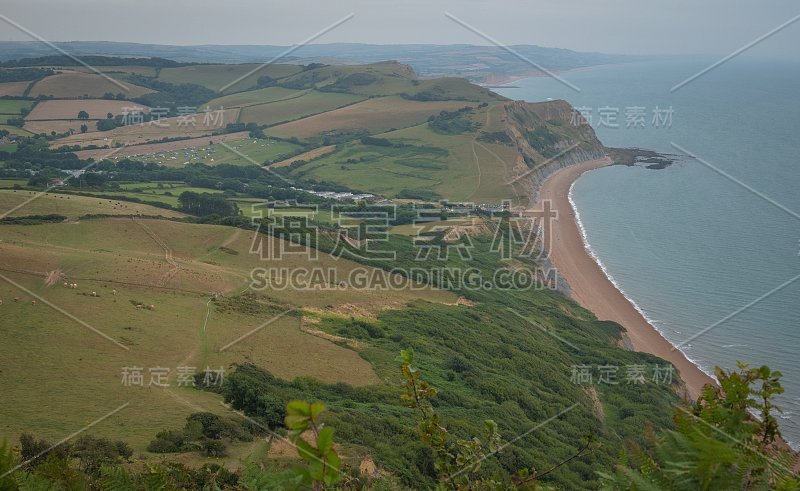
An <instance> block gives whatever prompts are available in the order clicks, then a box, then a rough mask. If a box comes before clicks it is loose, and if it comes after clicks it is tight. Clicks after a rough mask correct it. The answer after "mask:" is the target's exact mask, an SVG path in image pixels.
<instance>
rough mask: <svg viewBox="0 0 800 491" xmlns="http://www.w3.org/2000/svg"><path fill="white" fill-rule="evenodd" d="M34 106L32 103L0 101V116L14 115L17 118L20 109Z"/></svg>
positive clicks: (9, 100) (10, 100) (12, 100)
mask: <svg viewBox="0 0 800 491" xmlns="http://www.w3.org/2000/svg"><path fill="white" fill-rule="evenodd" d="M34 104H35V102H34V101H22V100H14V99H0V114H14V115H16V116H17V117H19V115H20V110H21V109H23V108H24V109H30V108H32V107H33V105H34Z"/></svg>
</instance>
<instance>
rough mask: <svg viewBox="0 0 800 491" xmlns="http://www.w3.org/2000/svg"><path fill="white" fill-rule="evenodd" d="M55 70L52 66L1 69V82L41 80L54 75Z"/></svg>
mask: <svg viewBox="0 0 800 491" xmlns="http://www.w3.org/2000/svg"><path fill="white" fill-rule="evenodd" d="M53 74H55V72H54V71H53V70H51V69H50V68H28V67H26V68H17V69H14V70H4V69H0V82H27V81H32V80H39V79H41V78H44V77H47V76H48V75H53Z"/></svg>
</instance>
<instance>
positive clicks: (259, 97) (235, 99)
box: [207, 87, 305, 108]
mask: <svg viewBox="0 0 800 491" xmlns="http://www.w3.org/2000/svg"><path fill="white" fill-rule="evenodd" d="M304 93H305V91H303V90H293V89H285V88H283V87H265V88H263V89H256V90H248V91H246V92H237V93H235V94H231V95H226V96H222V97H218V98H216V99H214V100H212V101H209V102H208V104H207V105H208V106H210V107H212V108H218V107H223V108H224V107H240V106H252V105H254V104H264V103H266V102H275V101H279V100H283V99H290V98H292V97H298V96H301V95H303V94H304Z"/></svg>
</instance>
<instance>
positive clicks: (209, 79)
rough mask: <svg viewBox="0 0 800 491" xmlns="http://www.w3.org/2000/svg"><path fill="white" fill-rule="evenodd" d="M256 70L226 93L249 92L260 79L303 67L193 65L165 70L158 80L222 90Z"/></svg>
mask: <svg viewBox="0 0 800 491" xmlns="http://www.w3.org/2000/svg"><path fill="white" fill-rule="evenodd" d="M256 69H257V71H255V72H254V73H252V74H250V75H248V76H247V77H246V78H244V79H242V80H241V81H239V82H237V83H236V84H234V85H232V86H231V87H229V88H228V89H226V90H225V93H231V92H237V91H242V90H248V89H251V88H253V87H255V86H256V82H257V81H258V79H259V77H264V76H267V77H272V78H282V77H287V76H289V75H292V74H295V73H298V72H300V71H301V70H302V69H303V67H301V66H299V65H281V64H270V65H266V66H263V65H261V64H259V63H249V64H242V65H192V66H184V67H176V68H163V69H162V70H161V73H160V74H159V76H158V79H159V80H162V81H164V82H169V83H171V84H186V83H192V84H198V85H203V86H205V87H208V88H209V89H212V90H220V89H221V88H222V87H225V86H226V85H228V84H230V83H232V82H234V81H236V80H237V79H238V78H240V77H242V76H244V75H247V74H248V73H249V72H251V71H253V70H256Z"/></svg>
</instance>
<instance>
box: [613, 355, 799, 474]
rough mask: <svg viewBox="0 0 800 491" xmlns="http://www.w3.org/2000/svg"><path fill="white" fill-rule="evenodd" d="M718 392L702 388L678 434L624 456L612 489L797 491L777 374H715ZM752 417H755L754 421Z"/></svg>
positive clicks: (741, 370)
mask: <svg viewBox="0 0 800 491" xmlns="http://www.w3.org/2000/svg"><path fill="white" fill-rule="evenodd" d="M716 376H717V379H718V380H719V387H715V386H713V385H706V386H705V387H704V388H703V392H702V395H701V396H700V398H699V399H698V400H697V402H694V403H690V404H688V405H687V406H686V407H680V408H678V409H677V410H676V412H675V427H676V429H675V430H668V431H665V432H663V433H662V434H661V435H658V436H657V437H654V438H653V442H652V449H649V450H645V449H641V448H638V447H636V446H632V447H631V451H630V452H629V453H625V454H623V457H622V461H621V462H620V464H619V465H618V466H617V468H616V469H615V471H614V473H612V474H606V473H601V474H600V477H601V478H602V480H603V481H604V484H606V486H607V487H609V488H613V489H621V488H624V489H651V488H652V489H798V487H800V479H798V477H797V475H795V473H794V471H793V468H794V466H795V465H796V461H797V458H796V457H795V456H794V455H792V454H791V453H790V452H788V451H786V450H784V449H782V448H780V447H779V446H778V445H777V444H776V440H777V439H778V438H780V432H779V431H778V426H777V421H776V419H775V416H774V413H775V412H776V411H777V412H780V409H779V408H778V407H776V406H775V405H774V404H773V402H772V399H773V396H775V395H776V394H780V393H782V392H783V388H782V387H781V384H780V377H781V373H780V372H777V371H772V370H770V368H769V367H767V366H762V367H760V368H750V367H749V366H748V365H746V364H743V363H741V362H740V363H739V364H738V370H735V371H730V372H725V371H724V370H722V369H721V368H719V367H717V369H716ZM754 414H755V415H757V417H756V416H754Z"/></svg>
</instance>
